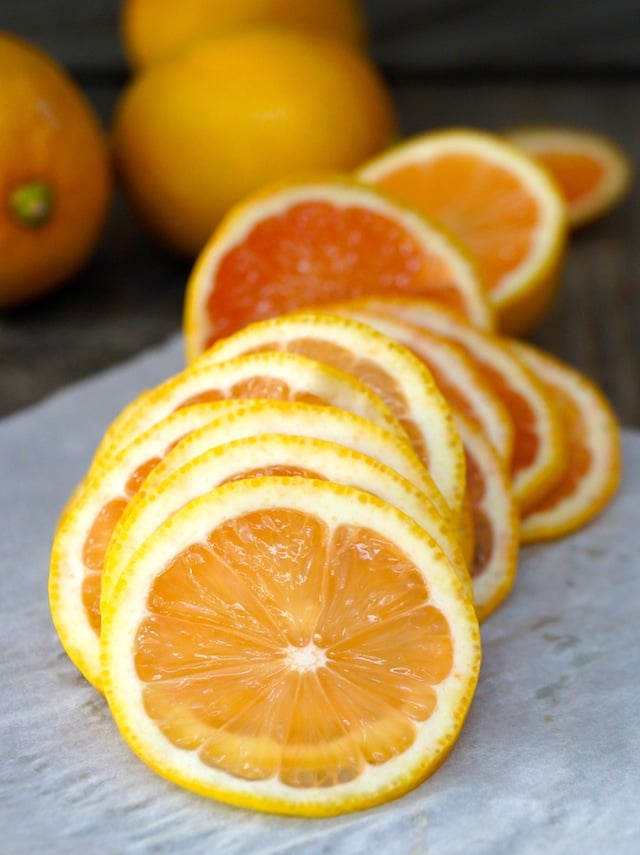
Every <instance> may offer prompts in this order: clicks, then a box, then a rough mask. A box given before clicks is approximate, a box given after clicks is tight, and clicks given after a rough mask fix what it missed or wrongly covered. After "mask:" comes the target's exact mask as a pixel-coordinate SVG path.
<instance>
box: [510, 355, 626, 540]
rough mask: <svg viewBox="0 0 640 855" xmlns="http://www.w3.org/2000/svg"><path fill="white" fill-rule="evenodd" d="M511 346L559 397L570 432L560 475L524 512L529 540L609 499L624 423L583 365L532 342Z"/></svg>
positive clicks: (576, 523) (588, 514) (559, 529)
mask: <svg viewBox="0 0 640 855" xmlns="http://www.w3.org/2000/svg"><path fill="white" fill-rule="evenodd" d="M511 347H512V349H513V351H514V353H515V354H516V355H517V356H518V358H519V359H521V360H522V361H523V362H524V363H525V364H526V365H528V366H529V368H530V369H531V370H532V371H535V373H536V376H537V377H539V378H540V380H541V381H542V382H543V383H544V385H545V386H546V387H547V390H548V394H549V395H551V396H553V398H554V400H556V401H557V402H558V404H559V406H560V412H561V414H562V420H563V425H564V430H565V432H566V435H567V443H566V456H567V465H566V469H565V472H564V474H563V476H562V479H561V480H560V482H559V483H558V484H556V485H555V486H554V487H553V488H552V489H551V490H550V491H549V492H548V493H546V494H545V495H544V496H543V498H542V499H541V500H540V501H538V502H537V503H536V504H535V505H534V506H533V507H531V508H529V509H528V510H527V511H526V513H525V514H524V515H523V518H522V525H521V529H522V539H523V541H524V542H525V543H529V542H532V541H537V540H549V539H551V538H555V537H561V536H562V535H565V534H568V533H570V532H572V531H575V529H577V528H580V527H581V526H583V525H585V524H586V523H587V522H589V521H590V520H591V519H593V517H595V516H596V515H597V514H598V513H599V512H600V511H601V510H602V509H603V508H604V507H605V505H606V504H607V503H608V502H609V501H610V500H611V498H612V496H613V495H614V494H615V492H616V490H617V488H618V485H619V483H620V477H621V468H622V467H621V455H622V452H621V439H620V427H619V425H618V422H617V419H616V416H615V413H614V412H613V410H612V409H611V406H610V405H609V402H608V401H607V400H606V398H605V397H604V395H603V394H602V392H601V391H600V389H599V388H598V387H597V386H596V385H595V384H594V383H593V382H592V381H591V380H589V379H588V378H587V377H585V376H584V375H583V374H581V373H580V372H579V371H576V370H575V369H574V368H571V367H570V366H569V365H566V364H565V363H563V362H561V361H560V360H558V359H555V358H554V357H552V356H549V355H548V354H546V353H543V352H542V351H541V350H539V349H538V348H535V347H533V346H532V345H529V344H524V343H521V342H513V343H512V345H511Z"/></svg>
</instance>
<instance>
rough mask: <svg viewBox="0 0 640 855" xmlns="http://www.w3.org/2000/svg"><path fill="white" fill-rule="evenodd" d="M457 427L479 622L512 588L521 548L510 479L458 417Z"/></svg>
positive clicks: (479, 434)
mask: <svg viewBox="0 0 640 855" xmlns="http://www.w3.org/2000/svg"><path fill="white" fill-rule="evenodd" d="M456 424H457V426H458V430H459V431H460V436H461V438H462V442H463V444H464V450H465V457H466V461H467V494H468V496H469V502H470V506H471V519H472V522H473V545H474V551H473V557H472V559H471V561H470V562H469V563H468V567H469V573H470V574H471V583H472V585H473V598H474V602H475V606H476V612H477V614H478V618H479V619H480V620H485V618H487V617H488V616H489V615H490V614H491V613H492V612H493V611H495V609H496V608H497V607H498V606H499V605H500V604H501V603H502V602H503V601H504V599H505V598H506V597H507V595H508V594H509V592H510V591H511V589H512V587H513V583H514V582H515V578H516V570H517V566H518V550H519V545H520V531H519V514H518V506H517V502H516V499H515V496H514V494H513V490H512V487H511V478H510V476H509V473H508V470H507V468H506V466H505V465H504V463H503V461H502V460H501V459H500V457H499V456H498V455H497V454H496V452H495V450H494V448H493V446H492V445H491V444H490V443H489V442H488V440H487V439H486V437H485V436H484V434H483V433H482V431H481V430H480V429H479V428H478V427H477V426H476V425H475V424H474V423H473V422H471V421H470V420H469V419H467V418H465V417H464V416H462V415H460V414H458V415H456Z"/></svg>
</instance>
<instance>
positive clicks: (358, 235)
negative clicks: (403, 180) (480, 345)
mask: <svg viewBox="0 0 640 855" xmlns="http://www.w3.org/2000/svg"><path fill="white" fill-rule="evenodd" d="M377 292H386V293H403V292H405V293H406V292H408V293H418V294H422V295H423V296H427V295H428V296H430V297H431V298H433V299H435V300H442V301H443V302H444V303H445V304H446V305H448V306H450V307H452V308H454V309H455V310H456V311H459V312H460V313H461V314H463V315H464V316H465V317H468V318H469V319H470V320H471V321H472V322H473V323H475V324H477V325H478V326H481V327H483V328H492V327H493V316H492V311H491V308H490V306H489V302H488V300H487V297H486V293H485V289H484V286H483V284H482V282H481V280H480V278H479V275H478V273H477V271H476V269H475V266H474V263H473V262H472V261H471V260H470V259H469V256H468V253H467V252H466V250H464V249H462V248H461V247H460V245H459V242H458V241H457V240H456V239H455V238H453V237H450V236H449V235H447V234H446V233H444V232H443V230H442V229H441V228H439V227H437V226H435V225H433V224H432V223H430V222H428V221H427V220H426V219H425V218H424V217H423V216H421V215H420V214H418V213H417V212H415V211H411V210H409V209H408V208H406V207H404V206H402V205H400V204H397V203H396V202H394V201H393V200H392V199H389V198H387V197H386V196H385V195H383V194H380V193H377V192H376V191H375V190H373V189H372V188H370V187H366V186H364V185H361V184H359V183H357V182H356V181H354V180H351V179H349V178H345V177H341V176H330V175H329V176H324V177H320V178H318V179H316V180H310V181H298V182H289V183H286V184H282V183H280V184H276V185H273V186H269V187H267V188H266V189H264V190H261V191H260V192H259V193H257V194H255V195H252V196H250V197H248V198H247V199H246V200H245V201H244V202H242V203H240V204H239V205H238V206H236V207H235V208H233V209H232V211H231V212H230V213H229V214H228V216H227V217H226V218H225V220H224V221H223V222H222V223H221V225H220V226H219V228H218V229H217V230H216V231H215V232H214V234H213V236H212V237H211V239H210V240H209V242H208V243H207V244H206V246H205V247H204V248H203V250H202V251H201V252H200V255H199V256H198V259H197V261H196V264H195V266H194V268H193V271H192V273H191V276H190V277H189V282H188V285H187V292H186V295H185V307H184V334H185V345H186V350H187V355H188V357H189V359H193V358H194V357H196V356H197V355H198V354H199V353H201V352H202V351H203V350H205V349H206V348H207V347H209V346H210V345H211V344H213V343H214V342H215V341H217V340H218V339H219V338H222V337H224V336H227V335H230V334H231V333H233V332H236V331H237V330H239V329H241V328H242V327H244V326H246V325H247V324H249V323H251V322H253V321H256V320H261V319H263V318H268V317H276V316H278V315H282V314H285V313H287V312H292V311H295V310H296V309H299V308H301V307H303V306H306V305H310V304H315V303H322V302H325V301H328V300H342V299H346V298H348V297H357V296H363V295H366V294H374V293H377Z"/></svg>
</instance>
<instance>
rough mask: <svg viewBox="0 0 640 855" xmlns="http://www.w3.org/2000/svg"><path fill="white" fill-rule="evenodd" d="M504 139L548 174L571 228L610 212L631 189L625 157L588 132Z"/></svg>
mask: <svg viewBox="0 0 640 855" xmlns="http://www.w3.org/2000/svg"><path fill="white" fill-rule="evenodd" d="M506 136H507V138H508V139H510V140H511V142H513V143H515V144H516V145H517V146H519V147H520V148H522V149H524V151H526V152H527V154H529V155H531V156H532V157H534V158H535V159H536V160H537V161H539V162H540V163H541V164H542V165H543V166H545V167H546V168H547V169H548V170H549V171H550V172H551V174H552V175H553V177H554V178H555V180H556V183H557V184H558V186H559V187H560V190H561V191H562V194H563V196H564V199H565V202H566V204H567V210H568V216H569V224H570V225H571V226H572V227H577V226H583V225H586V224H587V223H590V222H592V221H593V220H595V219H597V218H598V217H601V216H602V215H603V214H605V213H606V212H607V211H610V210H611V209H612V208H613V207H615V206H616V205H617V204H618V203H619V202H620V201H621V200H622V199H623V198H624V196H625V195H626V194H627V192H628V190H629V188H630V186H631V175H632V168H631V164H630V162H629V159H628V158H627V156H626V154H625V153H624V152H623V151H622V150H621V149H620V148H619V147H618V146H617V145H616V144H615V143H614V142H612V140H610V139H607V138H606V137H604V136H602V135H600V134H596V133H594V132H593V131H586V130H578V129H577V128H566V127H559V126H552V125H549V126H543V125H541V126H532V127H523V128H514V129H513V130H511V131H509V132H508V133H507V135H506Z"/></svg>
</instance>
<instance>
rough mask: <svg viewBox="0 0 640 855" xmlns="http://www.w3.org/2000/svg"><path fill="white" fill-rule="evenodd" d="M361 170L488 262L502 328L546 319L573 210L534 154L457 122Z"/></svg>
mask: <svg viewBox="0 0 640 855" xmlns="http://www.w3.org/2000/svg"><path fill="white" fill-rule="evenodd" d="M358 177H359V178H360V179H361V180H362V181H364V182H366V183H368V184H371V185H372V186H374V187H376V188H377V189H379V190H382V191H384V192H386V193H388V194H389V195H390V196H392V197H395V198H397V199H398V200H399V201H401V202H403V203H405V204H409V205H412V206H414V207H415V208H417V209H418V210H420V211H422V212H423V213H424V214H425V215H427V216H429V217H433V218H434V219H436V220H437V221H439V222H441V223H443V225H444V226H445V227H446V228H447V229H448V230H449V231H451V232H452V233H453V234H455V235H457V237H459V238H460V240H461V241H462V242H463V243H464V244H465V245H466V246H467V247H468V248H469V250H470V252H471V253H472V255H473V257H474V258H475V260H476V262H477V264H478V267H479V268H480V273H481V275H482V278H483V281H484V282H485V284H486V287H487V289H488V294H489V299H490V301H491V303H492V304H493V306H494V308H495V311H496V314H497V321H498V326H499V328H500V329H501V330H504V331H505V332H509V333H514V334H519V333H523V332H525V331H526V330H528V329H530V328H531V327H532V326H533V325H534V324H535V323H537V321H538V320H540V318H541V317H542V316H543V314H544V313H545V312H546V310H547V308H548V306H549V304H550V303H551V301H552V299H553V296H554V294H555V290H556V285H557V280H558V274H559V271H560V267H561V262H562V258H563V254H564V247H565V241H566V210H565V204H564V200H563V198H562V196H561V194H560V191H559V190H558V188H557V187H556V186H555V183H554V182H553V180H552V179H551V177H550V176H549V175H548V173H547V171H546V170H545V169H543V168H542V167H541V166H540V165H538V164H537V163H536V162H535V161H534V160H533V158H531V157H529V156H528V155H527V154H525V153H524V152H523V151H522V150H521V149H519V148H518V147H517V146H514V145H512V144H510V143H508V142H507V141H505V140H503V139H500V138H499V137H497V136H495V135H493V134H488V133H482V132H480V131H475V130H468V129H464V128H463V129H451V130H444V131H435V132H432V133H426V134H422V135H419V136H415V137H413V138H411V139H409V140H407V141H406V142H403V143H400V144H399V145H397V146H396V147H395V148H392V149H389V150H387V151H386V152H384V153H383V154H381V155H379V156H378V157H375V158H374V159H373V160H371V161H370V162H369V163H367V164H365V165H364V166H363V167H362V168H361V169H360V170H359V172H358ZM353 296H357V295H353Z"/></svg>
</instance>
